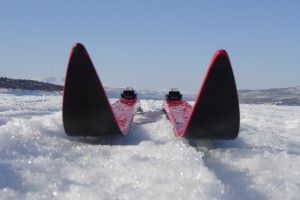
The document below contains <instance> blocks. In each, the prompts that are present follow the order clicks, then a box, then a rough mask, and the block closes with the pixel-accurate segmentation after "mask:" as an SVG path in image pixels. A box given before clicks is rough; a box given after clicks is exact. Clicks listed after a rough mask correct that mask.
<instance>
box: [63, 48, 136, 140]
mask: <svg viewBox="0 0 300 200" xmlns="http://www.w3.org/2000/svg"><path fill="white" fill-rule="evenodd" d="M137 102H138V101H137V98H136V94H135V93H134V91H133V90H132V88H128V89H127V90H125V91H124V92H123V94H122V98H121V99H119V100H118V101H116V102H115V103H114V104H112V105H111V104H110V103H109V100H108V98H107V95H106V93H105V90H104V88H103V86H102V84H101V81H100V79H99V77H98V75H97V72H96V70H95V68H94V65H93V63H92V61H91V59H90V57H89V55H88V53H87V51H86V49H85V48H84V46H83V45H82V44H79V43H78V44H75V45H74V46H73V48H72V51H71V55H70V59H69V64H68V68H67V74H66V78H65V86H64V92H63V109H62V113H63V125H64V129H65V132H66V134H67V135H69V136H105V135H115V134H116V135H126V134H127V131H128V128H129V125H130V122H131V121H132V119H133V116H134V113H135V111H136V105H137Z"/></svg>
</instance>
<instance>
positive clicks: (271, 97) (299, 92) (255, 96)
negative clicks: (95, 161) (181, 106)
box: [0, 77, 300, 106]
mask: <svg viewBox="0 0 300 200" xmlns="http://www.w3.org/2000/svg"><path fill="white" fill-rule="evenodd" d="M40 80H43V79H40ZM44 80H58V79H55V78H48V79H44ZM59 80H62V79H59ZM0 88H4V89H20V90H41V91H51V92H52V91H60V92H61V91H63V86H62V85H58V84H53V83H46V82H42V81H37V80H26V79H10V78H6V77H0ZM104 89H105V91H106V92H107V96H108V97H109V98H119V97H120V94H121V93H122V91H123V90H124V89H125V87H124V88H122V87H112V86H104ZM134 89H135V90H136V92H137V94H138V97H139V98H140V99H151V100H163V99H164V98H165V95H166V94H167V92H168V90H167V89H161V90H151V89H143V88H137V87H135V88H134ZM181 93H182V94H183V99H184V100H186V101H194V100H195V99H196V96H197V93H193V92H188V91H181ZM238 95H239V101H240V103H242V104H274V105H289V106H300V86H296V87H288V88H271V89H256V90H238Z"/></svg>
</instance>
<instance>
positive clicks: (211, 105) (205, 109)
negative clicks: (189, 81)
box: [184, 49, 240, 140]
mask: <svg viewBox="0 0 300 200" xmlns="http://www.w3.org/2000/svg"><path fill="white" fill-rule="evenodd" d="M239 127H240V111H239V100H238V94H237V88H236V83H235V78H234V74H233V70H232V66H231V63H230V60H229V57H228V54H227V52H226V51H225V50H224V49H220V50H218V51H217V52H216V53H215V55H214V57H213V59H212V61H211V63H210V66H209V68H208V71H207V74H206V77H205V79H204V81H203V84H202V86H201V88H200V91H199V95H198V97H197V99H196V101H195V107H194V110H193V113H192V115H191V117H190V121H189V124H188V126H187V127H186V130H185V134H184V137H185V138H187V139H225V140H227V139H235V138H236V137H237V136H238V133H239Z"/></svg>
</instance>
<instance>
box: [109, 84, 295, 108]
mask: <svg viewBox="0 0 300 200" xmlns="http://www.w3.org/2000/svg"><path fill="white" fill-rule="evenodd" d="M104 88H105V90H106V92H107V95H108V96H109V97H110V98H119V97H120V94H121V93H122V91H123V89H125V88H118V87H104ZM135 90H136V92H137V94H138V97H139V98H140V99H153V100H162V99H164V98H165V95H166V94H167V92H168V90H147V89H140V88H135ZM181 93H182V94H183V99H184V100H186V101H194V100H195V99H196V96H197V94H196V93H191V92H185V91H181ZM238 96H239V101H240V103H242V104H274V105H289V106H300V87H291V88H279V89H266V90H239V91H238Z"/></svg>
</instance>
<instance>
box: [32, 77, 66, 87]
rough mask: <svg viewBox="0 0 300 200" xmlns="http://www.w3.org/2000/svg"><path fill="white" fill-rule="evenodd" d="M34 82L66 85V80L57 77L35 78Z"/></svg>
mask: <svg viewBox="0 0 300 200" xmlns="http://www.w3.org/2000/svg"><path fill="white" fill-rule="evenodd" d="M32 80H35V81H40V82H44V83H51V84H54V85H64V84H65V79H64V78H57V77H39V78H33V79H32Z"/></svg>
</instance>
